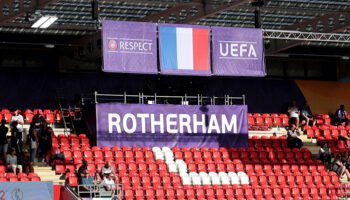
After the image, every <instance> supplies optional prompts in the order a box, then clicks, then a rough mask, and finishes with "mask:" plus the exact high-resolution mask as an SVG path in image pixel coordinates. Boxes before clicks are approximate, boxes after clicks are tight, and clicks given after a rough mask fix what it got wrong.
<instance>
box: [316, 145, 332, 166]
mask: <svg viewBox="0 0 350 200" xmlns="http://www.w3.org/2000/svg"><path fill="white" fill-rule="evenodd" d="M318 159H320V160H321V161H322V162H323V164H324V165H326V166H329V165H330V164H331V160H332V154H331V150H330V149H329V148H328V144H327V143H325V142H324V143H322V144H321V148H320V150H319V151H318Z"/></svg>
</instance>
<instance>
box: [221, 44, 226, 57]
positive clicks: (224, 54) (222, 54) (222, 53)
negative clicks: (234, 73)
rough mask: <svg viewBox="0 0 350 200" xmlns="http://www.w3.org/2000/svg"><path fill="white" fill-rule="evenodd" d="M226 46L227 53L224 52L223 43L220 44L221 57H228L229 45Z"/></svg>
mask: <svg viewBox="0 0 350 200" xmlns="http://www.w3.org/2000/svg"><path fill="white" fill-rule="evenodd" d="M225 46H226V51H225V53H224V52H223V51H222V43H220V55H221V56H227V54H228V45H227V44H226V45H225Z"/></svg>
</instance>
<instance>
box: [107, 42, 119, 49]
mask: <svg viewBox="0 0 350 200" xmlns="http://www.w3.org/2000/svg"><path fill="white" fill-rule="evenodd" d="M108 47H109V49H110V50H116V49H117V42H116V41H115V40H110V41H109V42H108Z"/></svg>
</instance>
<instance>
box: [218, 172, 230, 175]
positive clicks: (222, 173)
mask: <svg viewBox="0 0 350 200" xmlns="http://www.w3.org/2000/svg"><path fill="white" fill-rule="evenodd" d="M218 175H219V176H228V175H227V173H226V172H219V174H218Z"/></svg>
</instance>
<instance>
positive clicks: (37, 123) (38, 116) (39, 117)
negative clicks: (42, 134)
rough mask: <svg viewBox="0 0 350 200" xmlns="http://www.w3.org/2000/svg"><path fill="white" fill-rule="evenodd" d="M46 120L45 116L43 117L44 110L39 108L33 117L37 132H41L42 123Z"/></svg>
mask: <svg viewBox="0 0 350 200" xmlns="http://www.w3.org/2000/svg"><path fill="white" fill-rule="evenodd" d="M44 121H45V119H44V117H43V112H42V111H41V110H39V111H38V112H37V113H36V114H35V115H34V116H33V119H32V123H33V126H34V129H35V131H36V133H39V131H40V129H41V125H42V123H43V122H44Z"/></svg>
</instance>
